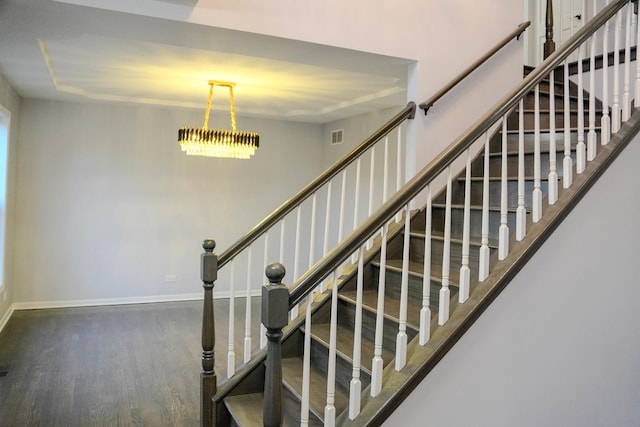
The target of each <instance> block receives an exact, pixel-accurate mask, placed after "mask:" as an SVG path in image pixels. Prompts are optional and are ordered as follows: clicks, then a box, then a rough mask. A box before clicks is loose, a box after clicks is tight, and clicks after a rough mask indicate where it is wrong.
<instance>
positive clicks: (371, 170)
mask: <svg viewBox="0 0 640 427" xmlns="http://www.w3.org/2000/svg"><path fill="white" fill-rule="evenodd" d="M375 171H376V147H372V148H371V165H370V167H369V211H368V214H369V215H368V216H369V217H370V216H371V214H372V213H373V181H374V179H375V174H376V172H375ZM374 237H375V235H374V236H372V237H371V238H370V239H369V240H367V249H371V246H372V245H373V239H374Z"/></svg>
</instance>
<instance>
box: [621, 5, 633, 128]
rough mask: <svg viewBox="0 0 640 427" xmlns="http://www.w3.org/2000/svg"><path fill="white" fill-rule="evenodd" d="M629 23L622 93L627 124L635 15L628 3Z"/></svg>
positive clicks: (629, 115) (629, 111)
mask: <svg viewBox="0 0 640 427" xmlns="http://www.w3.org/2000/svg"><path fill="white" fill-rule="evenodd" d="M626 8H627V22H626V28H625V41H624V85H623V88H624V89H623V92H622V121H623V122H626V121H627V120H629V117H631V93H630V91H631V89H630V86H629V79H630V77H629V75H630V71H631V70H630V69H631V14H632V13H633V10H632V8H633V5H632V4H631V3H628V4H627V6H626Z"/></svg>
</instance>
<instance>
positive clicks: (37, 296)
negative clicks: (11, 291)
mask: <svg viewBox="0 0 640 427" xmlns="http://www.w3.org/2000/svg"><path fill="white" fill-rule="evenodd" d="M21 114H22V117H23V119H24V120H22V121H21V123H22V126H21V129H20V146H19V153H18V168H17V172H18V189H17V190H18V197H17V200H16V206H17V218H18V221H17V222H16V244H15V252H16V263H15V281H16V283H19V284H20V286H19V287H16V288H15V297H14V300H15V302H16V303H17V304H16V308H25V307H33V306H35V307H37V306H55V305H67V304H69V305H73V304H77V303H99V302H109V301H111V302H120V301H129V302H131V301H136V300H162V299H174V298H176V297H177V298H182V297H188V296H199V294H200V293H201V283H200V280H199V255H200V253H201V252H202V248H201V246H200V243H201V241H202V239H203V238H206V237H212V238H214V239H216V240H217V242H218V247H217V251H218V252H221V251H223V250H224V249H226V248H227V247H228V246H229V245H230V244H231V243H233V242H234V241H235V240H236V239H237V238H239V237H240V236H241V235H243V234H244V233H245V232H246V231H247V230H248V229H249V228H251V227H252V226H253V225H255V224H256V223H257V222H258V221H259V220H261V219H262V218H263V217H264V216H266V215H267V214H268V213H269V212H271V211H272V210H273V209H274V208H275V207H277V206H278V205H279V204H280V203H282V201H283V200H285V199H286V198H288V197H290V196H291V195H292V194H294V193H295V192H296V191H297V190H298V189H299V188H300V187H302V186H303V185H305V184H306V183H307V182H309V181H310V180H311V179H312V178H314V177H315V176H317V174H318V173H319V171H320V166H321V165H320V157H321V155H320V125H310V124H300V123H290V122H280V121H271V120H258V119H251V118H246V117H239V119H238V127H239V129H247V130H255V131H258V132H260V134H261V135H260V136H261V148H260V150H259V151H258V152H257V154H256V155H255V157H254V158H253V159H251V160H249V161H240V160H235V159H211V158H202V157H188V156H186V155H185V154H184V153H182V152H181V151H180V149H179V146H178V144H177V140H176V135H177V129H178V127H180V126H183V125H185V124H186V125H195V126H199V125H200V123H201V122H202V112H201V111H188V110H181V111H179V110H172V109H162V108H152V107H144V106H113V105H99V104H74V103H65V102H54V101H45V100H34V99H25V100H24V101H23V105H22V111H21ZM212 119H213V121H212V123H211V124H210V125H211V126H212V127H214V126H217V127H223V126H228V123H227V120H228V117H226V116H225V115H222V114H220V115H217V116H214V117H212ZM218 121H219V122H218ZM34 256H36V257H37V262H34V260H33V257H34ZM260 261H262V260H260ZM260 264H261V263H260ZM260 264H256V273H255V274H256V275H255V276H253V277H254V278H255V277H259V275H260V274H261V271H260V270H262V267H261V265H260ZM258 267H260V268H258ZM165 275H175V276H176V282H175V283H165ZM260 284H261V280H259V279H258V280H256V287H258V286H259V285H260ZM227 289H228V283H227V282H226V281H225V280H220V281H219V282H218V284H217V286H216V291H217V293H218V295H224V293H225V291H226V290H227Z"/></svg>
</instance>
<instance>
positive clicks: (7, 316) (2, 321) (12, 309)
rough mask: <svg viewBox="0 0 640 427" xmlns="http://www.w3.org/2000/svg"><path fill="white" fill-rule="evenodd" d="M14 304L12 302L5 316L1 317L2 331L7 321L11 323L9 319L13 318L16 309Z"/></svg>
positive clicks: (0, 326)
mask: <svg viewBox="0 0 640 427" xmlns="http://www.w3.org/2000/svg"><path fill="white" fill-rule="evenodd" d="M14 306H15V304H11V305H10V306H9V309H8V310H7V312H6V313H5V314H4V316H2V319H0V332H2V330H3V329H4V327H5V326H6V325H7V323H9V319H11V315H12V314H13V312H14V310H15V307H14Z"/></svg>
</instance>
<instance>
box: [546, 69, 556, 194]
mask: <svg viewBox="0 0 640 427" xmlns="http://www.w3.org/2000/svg"><path fill="white" fill-rule="evenodd" d="M554 77H555V76H554V72H553V71H552V72H551V73H550V74H549V85H550V88H551V89H550V91H549V199H548V200H549V204H550V205H554V204H555V203H556V202H557V201H558V172H557V166H556V97H555V81H554Z"/></svg>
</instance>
